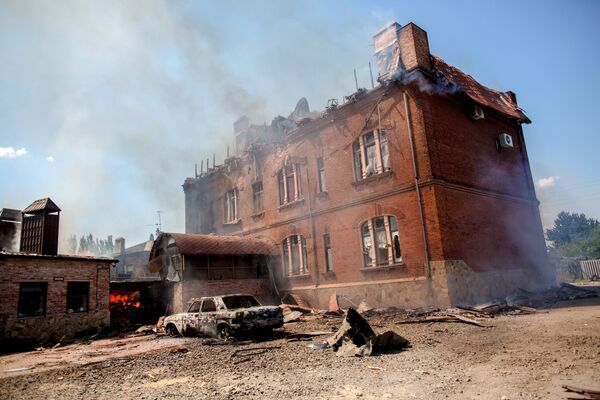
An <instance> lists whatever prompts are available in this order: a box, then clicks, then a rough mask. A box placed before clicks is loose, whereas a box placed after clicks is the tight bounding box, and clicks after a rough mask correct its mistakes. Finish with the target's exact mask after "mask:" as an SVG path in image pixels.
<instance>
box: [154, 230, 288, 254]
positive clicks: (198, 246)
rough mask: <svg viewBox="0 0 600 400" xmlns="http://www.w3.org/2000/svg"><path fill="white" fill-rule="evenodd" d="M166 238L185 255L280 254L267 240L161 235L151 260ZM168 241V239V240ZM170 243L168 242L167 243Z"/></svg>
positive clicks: (182, 234) (176, 234) (187, 234)
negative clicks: (173, 241)
mask: <svg viewBox="0 0 600 400" xmlns="http://www.w3.org/2000/svg"><path fill="white" fill-rule="evenodd" d="M166 238H172V239H173V240H175V246H177V248H178V249H179V252H180V253H181V254H183V255H203V254H240V255H241V254H265V255H276V254H279V247H278V246H277V245H275V244H274V243H271V242H269V241H267V240H263V239H256V238H249V237H241V236H221V235H198V234H189V233H161V234H160V235H159V236H158V237H157V238H156V241H155V245H154V248H153V251H152V253H153V254H152V255H151V256H150V258H153V257H155V255H156V254H155V251H154V250H155V249H156V247H157V246H160V245H161V241H162V240H165V239H166ZM167 240H168V239H167ZM167 243H168V242H167Z"/></svg>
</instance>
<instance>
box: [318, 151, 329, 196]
mask: <svg viewBox="0 0 600 400" xmlns="http://www.w3.org/2000/svg"><path fill="white" fill-rule="evenodd" d="M317 170H318V172H319V175H318V178H319V192H320V193H323V192H326V191H327V187H326V186H325V163H324V162H323V157H319V158H317Z"/></svg>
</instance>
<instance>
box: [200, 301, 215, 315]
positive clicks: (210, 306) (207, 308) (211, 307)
mask: <svg viewBox="0 0 600 400" xmlns="http://www.w3.org/2000/svg"><path fill="white" fill-rule="evenodd" d="M213 311H217V307H215V302H214V300H210V299H209V300H204V301H203V302H202V312H213Z"/></svg>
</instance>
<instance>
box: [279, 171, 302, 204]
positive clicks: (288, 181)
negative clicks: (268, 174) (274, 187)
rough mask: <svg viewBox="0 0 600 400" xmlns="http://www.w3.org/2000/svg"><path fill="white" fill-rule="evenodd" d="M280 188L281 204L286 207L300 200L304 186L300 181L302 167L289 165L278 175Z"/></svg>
mask: <svg viewBox="0 0 600 400" xmlns="http://www.w3.org/2000/svg"><path fill="white" fill-rule="evenodd" d="M277 184H278V187H279V204H280V205H284V204H287V203H292V202H294V201H297V200H300V198H301V195H302V186H301V179H300V165H299V164H287V165H286V166H285V167H284V168H282V169H280V170H279V172H278V173H277Z"/></svg>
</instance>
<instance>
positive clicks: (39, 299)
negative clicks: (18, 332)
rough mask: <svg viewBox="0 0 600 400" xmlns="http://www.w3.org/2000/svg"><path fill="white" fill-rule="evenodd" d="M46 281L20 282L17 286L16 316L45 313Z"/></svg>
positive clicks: (32, 315) (41, 314)
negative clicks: (17, 304)
mask: <svg viewBox="0 0 600 400" xmlns="http://www.w3.org/2000/svg"><path fill="white" fill-rule="evenodd" d="M47 293H48V283H47V282H27V283H21V285H20V288H19V309H18V311H17V316H18V317H19V318H21V317H39V316H43V315H46V296H47Z"/></svg>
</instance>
